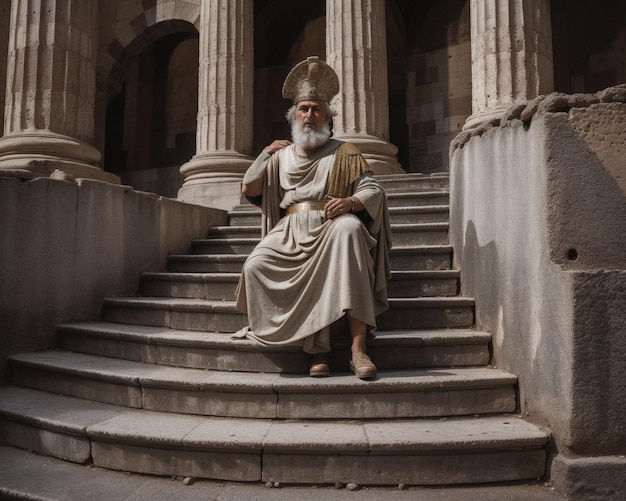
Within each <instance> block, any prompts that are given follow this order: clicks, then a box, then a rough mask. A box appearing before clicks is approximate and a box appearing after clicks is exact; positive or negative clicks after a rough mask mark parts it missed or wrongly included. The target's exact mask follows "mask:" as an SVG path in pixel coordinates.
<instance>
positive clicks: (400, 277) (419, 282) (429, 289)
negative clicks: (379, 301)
mask: <svg viewBox="0 0 626 501" xmlns="http://www.w3.org/2000/svg"><path fill="white" fill-rule="evenodd" d="M460 276H461V274H460V272H459V271H457V270H432V271H431V270H417V271H393V272H392V273H391V280H390V281H389V283H388V285H387V289H388V290H387V295H388V297H390V298H392V297H396V298H397V297H451V296H457V295H458V294H459V278H460Z"/></svg>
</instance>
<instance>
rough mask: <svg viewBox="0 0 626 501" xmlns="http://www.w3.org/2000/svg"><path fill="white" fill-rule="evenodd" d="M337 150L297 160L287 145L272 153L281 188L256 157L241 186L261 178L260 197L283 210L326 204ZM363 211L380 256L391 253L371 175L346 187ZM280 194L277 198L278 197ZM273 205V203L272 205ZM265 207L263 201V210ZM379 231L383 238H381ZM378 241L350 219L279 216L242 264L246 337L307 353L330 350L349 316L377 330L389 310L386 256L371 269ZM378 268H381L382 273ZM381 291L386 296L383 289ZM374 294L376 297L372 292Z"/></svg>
mask: <svg viewBox="0 0 626 501" xmlns="http://www.w3.org/2000/svg"><path fill="white" fill-rule="evenodd" d="M340 144H341V142H339V141H334V140H333V141H330V142H329V144H328V145H326V147H324V148H322V149H321V151H319V152H318V153H317V154H316V155H314V156H312V157H301V156H298V155H297V154H296V153H295V147H294V146H289V147H287V148H284V149H282V150H279V151H278V152H276V153H274V155H277V156H278V158H276V159H274V160H275V161H274V162H273V164H274V165H276V166H278V169H277V171H278V172H277V176H276V174H275V175H274V177H275V178H276V177H277V180H278V183H279V186H275V183H276V180H274V185H273V184H272V182H268V181H269V177H270V176H269V175H268V173H267V172H265V171H266V167H267V163H268V162H269V158H270V156H269V155H268V154H266V153H265V154H261V155H260V156H259V158H258V159H257V160H256V161H255V163H254V164H253V165H252V166H251V167H250V169H249V171H248V173H246V178H245V179H244V182H250V181H251V180H254V179H256V178H258V177H260V176H259V173H262V175H265V176H266V177H265V181H266V182H265V183H264V193H263V196H264V197H267V198H269V199H270V202H271V201H272V195H271V194H270V193H269V192H270V191H271V190H273V191H274V197H276V200H275V201H274V203H275V202H277V201H280V203H279V206H280V208H282V209H286V208H287V207H289V206H290V205H293V204H295V203H298V202H303V201H311V200H313V201H317V200H325V199H327V197H326V186H327V180H328V175H329V172H330V170H331V168H332V167H333V162H334V158H335V152H336V149H337V147H338V146H339V145H340ZM348 192H349V193H350V194H354V195H355V196H356V197H357V198H358V199H359V200H360V201H361V202H362V203H363V205H364V207H365V211H366V213H367V214H365V213H363V216H366V215H368V216H369V218H368V221H369V222H368V226H369V227H370V228H372V227H373V228H376V229H378V231H377V232H375V235H376V236H378V237H379V238H383V240H384V241H385V242H384V249H383V250H384V252H385V253H386V252H387V251H388V248H389V246H390V239H389V223H388V215H387V205H386V196H385V193H384V191H383V190H382V188H381V187H380V186H379V185H378V183H377V182H376V180H375V179H374V177H373V176H372V175H371V173H366V174H364V175H363V176H361V177H360V178H359V179H358V180H357V181H355V182H354V183H353V185H352V186H350V187H349V189H348ZM276 194H278V196H276ZM278 199H279V200H278ZM265 202H267V200H264V204H263V206H264V207H265V206H266V205H267V204H266V203H265ZM381 231H382V233H381ZM377 244H378V241H377V239H376V238H375V237H374V236H373V235H372V234H371V233H370V231H368V228H367V227H366V225H365V224H364V223H363V222H362V221H361V219H360V218H359V217H358V216H357V215H355V214H343V215H341V216H338V217H336V218H333V219H326V217H325V213H324V211H323V210H313V211H302V212H296V213H295V214H292V215H287V216H284V217H282V218H281V219H280V220H279V221H278V222H277V224H276V225H275V226H273V227H271V229H269V230H268V232H267V234H266V235H265V236H264V238H263V239H262V240H261V242H259V244H258V245H257V247H256V248H255V249H254V250H253V251H252V253H251V254H250V256H249V257H248V259H247V260H246V262H245V264H244V267H243V271H242V274H241V279H240V282H239V287H238V295H237V307H238V309H240V310H241V311H243V312H244V313H247V314H248V320H249V325H250V328H249V329H245V330H244V332H245V334H246V337H249V338H252V339H255V340H256V341H258V342H259V343H261V344H264V345H269V346H283V345H293V344H296V345H301V346H302V347H303V349H304V351H306V352H308V353H318V352H326V351H329V350H330V326H331V324H333V323H334V322H335V321H336V320H339V319H340V318H342V317H343V316H344V315H345V314H346V313H347V312H348V311H349V312H350V315H351V316H353V317H354V318H356V319H358V320H361V321H362V322H364V323H365V324H367V325H368V326H369V330H370V331H373V330H374V329H375V328H376V319H375V317H376V315H377V314H379V313H381V312H382V311H384V309H386V308H387V301H386V299H387V298H386V280H387V278H388V276H385V277H383V279H382V280H378V281H377V280H376V273H375V269H377V268H378V269H379V271H381V270H382V272H383V273H384V274H385V275H388V257H387V255H384V256H380V250H378V253H379V254H378V258H380V259H381V260H382V265H379V266H375V264H376V263H375V261H376V259H375V258H376V256H377V251H376V249H377ZM381 266H382V268H381ZM381 283H383V284H384V290H380V289H381V285H380V284H381ZM377 287H378V289H379V290H378V291H377V290H376V289H377Z"/></svg>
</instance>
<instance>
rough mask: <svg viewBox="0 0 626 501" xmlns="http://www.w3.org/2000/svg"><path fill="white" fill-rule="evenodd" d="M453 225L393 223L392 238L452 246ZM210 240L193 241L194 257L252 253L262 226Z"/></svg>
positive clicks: (217, 232)
mask: <svg viewBox="0 0 626 501" xmlns="http://www.w3.org/2000/svg"><path fill="white" fill-rule="evenodd" d="M449 226H450V225H449V224H448V222H447V220H446V221H444V222H435V223H399V224H391V239H392V241H393V245H394V246H396V247H399V246H403V245H445V244H447V243H448V229H449ZM208 236H209V238H205V239H196V240H194V241H193V242H192V244H191V246H192V253H194V254H229V253H234V254H238V253H249V252H251V251H252V249H253V248H254V246H255V245H256V244H257V243H258V242H259V240H260V239H261V227H260V226H214V227H212V228H210V230H209V235H208Z"/></svg>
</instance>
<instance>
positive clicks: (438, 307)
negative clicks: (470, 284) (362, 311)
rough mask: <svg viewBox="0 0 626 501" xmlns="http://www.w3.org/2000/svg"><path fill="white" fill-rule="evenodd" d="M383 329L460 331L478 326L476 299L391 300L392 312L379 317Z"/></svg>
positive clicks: (390, 307) (388, 311)
mask: <svg viewBox="0 0 626 501" xmlns="http://www.w3.org/2000/svg"><path fill="white" fill-rule="evenodd" d="M376 322H377V324H378V328H379V329H383V330H391V329H410V328H420V329H433V328H440V329H443V328H459V327H471V326H473V325H474V300H473V299H471V298H465V297H450V298H445V297H442V298H390V299H389V309H388V310H387V311H386V312H384V313H382V314H381V315H380V316H378V317H377V319H376Z"/></svg>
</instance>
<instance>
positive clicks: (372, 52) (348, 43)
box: [326, 0, 403, 174]
mask: <svg viewBox="0 0 626 501" xmlns="http://www.w3.org/2000/svg"><path fill="white" fill-rule="evenodd" d="M326 24H327V31H326V62H327V63H328V64H329V65H330V66H332V67H333V69H334V70H335V71H336V72H337V75H338V76H339V86H340V90H339V94H338V95H337V96H336V97H335V99H334V100H333V102H332V105H333V107H334V108H335V109H336V111H337V113H338V114H337V117H335V121H334V135H335V137H337V138H339V139H343V140H345V141H349V142H351V143H354V144H356V145H357V146H358V147H359V148H360V150H361V152H362V153H363V155H364V156H365V158H366V159H367V161H368V163H369V164H370V166H371V167H372V169H373V170H374V172H375V173H379V174H380V173H392V172H403V171H402V169H401V168H400V164H399V163H398V161H397V159H396V153H397V151H398V149H397V148H396V147H395V146H393V145H392V144H390V143H389V96H388V86H387V38H386V28H385V2H384V0H327V1H326Z"/></svg>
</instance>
